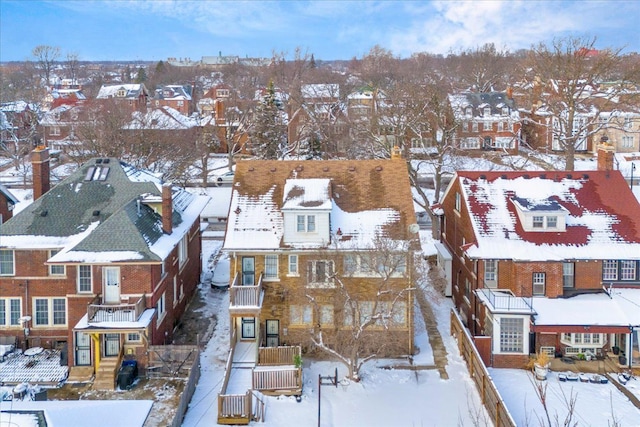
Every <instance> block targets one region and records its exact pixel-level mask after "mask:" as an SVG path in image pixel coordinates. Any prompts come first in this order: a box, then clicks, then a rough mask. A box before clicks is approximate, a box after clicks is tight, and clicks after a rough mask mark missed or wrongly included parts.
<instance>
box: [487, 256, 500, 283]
mask: <svg viewBox="0 0 640 427" xmlns="http://www.w3.org/2000/svg"><path fill="white" fill-rule="evenodd" d="M484 284H485V286H486V287H488V288H495V287H496V286H497V285H498V261H497V260H495V259H485V260H484Z"/></svg>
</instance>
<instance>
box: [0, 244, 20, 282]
mask: <svg viewBox="0 0 640 427" xmlns="http://www.w3.org/2000/svg"><path fill="white" fill-rule="evenodd" d="M15 271H16V270H15V262H14V254H13V251H12V250H11V249H1V250H0V276H13V275H14V274H15Z"/></svg>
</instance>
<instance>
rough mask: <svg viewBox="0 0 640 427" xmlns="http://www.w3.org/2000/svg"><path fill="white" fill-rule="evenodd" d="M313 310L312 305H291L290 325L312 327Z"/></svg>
mask: <svg viewBox="0 0 640 427" xmlns="http://www.w3.org/2000/svg"><path fill="white" fill-rule="evenodd" d="M312 321H313V310H312V309H311V306H310V305H290V306H289V325H291V326H295V325H311V322H312Z"/></svg>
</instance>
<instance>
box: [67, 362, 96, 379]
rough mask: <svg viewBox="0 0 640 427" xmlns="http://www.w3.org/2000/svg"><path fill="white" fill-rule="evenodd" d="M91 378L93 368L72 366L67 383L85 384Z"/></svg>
mask: <svg viewBox="0 0 640 427" xmlns="http://www.w3.org/2000/svg"><path fill="white" fill-rule="evenodd" d="M92 377H93V366H72V367H71V369H70V370H69V377H68V378H67V382H70V383H86V382H89V381H91V378H92Z"/></svg>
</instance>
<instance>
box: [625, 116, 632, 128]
mask: <svg viewBox="0 0 640 427" xmlns="http://www.w3.org/2000/svg"><path fill="white" fill-rule="evenodd" d="M622 127H624V128H625V129H631V128H632V127H633V122H632V120H631V117H625V118H624V124H623V125H622Z"/></svg>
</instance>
